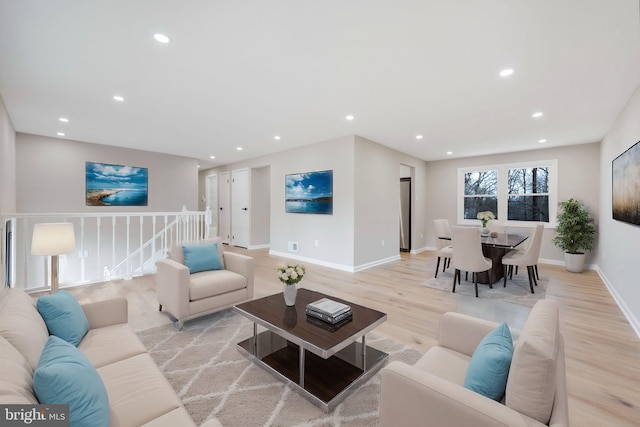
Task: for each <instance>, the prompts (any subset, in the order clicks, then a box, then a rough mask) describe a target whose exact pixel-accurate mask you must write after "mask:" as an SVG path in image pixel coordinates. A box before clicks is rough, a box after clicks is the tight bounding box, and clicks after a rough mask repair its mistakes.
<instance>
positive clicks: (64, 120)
mask: <svg viewBox="0 0 640 427" xmlns="http://www.w3.org/2000/svg"><path fill="white" fill-rule="evenodd" d="M58 120H59V121H61V122H62V123H69V119H67V118H66V117H60V118H59V119H58Z"/></svg>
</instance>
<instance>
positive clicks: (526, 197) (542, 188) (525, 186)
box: [507, 167, 549, 222]
mask: <svg viewBox="0 0 640 427" xmlns="http://www.w3.org/2000/svg"><path fill="white" fill-rule="evenodd" d="M507 185H508V193H509V196H508V199H507V219H508V220H510V221H536V222H540V221H542V222H549V168H548V167H531V168H518V169H509V171H508V177H507Z"/></svg>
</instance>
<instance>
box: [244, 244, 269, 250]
mask: <svg viewBox="0 0 640 427" xmlns="http://www.w3.org/2000/svg"><path fill="white" fill-rule="evenodd" d="M270 247H271V245H270V244H269V243H265V244H264V245H251V246H249V247H248V248H247V249H249V250H250V251H251V250H255V249H269V248H270Z"/></svg>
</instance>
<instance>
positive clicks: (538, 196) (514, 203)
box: [458, 160, 557, 226]
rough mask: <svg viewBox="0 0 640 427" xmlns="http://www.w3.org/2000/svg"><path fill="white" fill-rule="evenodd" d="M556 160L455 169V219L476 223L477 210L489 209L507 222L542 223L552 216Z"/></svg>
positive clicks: (554, 214) (511, 223) (500, 219)
mask: <svg viewBox="0 0 640 427" xmlns="http://www.w3.org/2000/svg"><path fill="white" fill-rule="evenodd" d="M556 170H557V161H556V160H545V161H538V162H530V163H521V164H511V165H509V164H508V165H497V166H486V167H475V168H463V169H459V170H458V179H459V186H458V222H459V223H461V224H477V221H478V220H477V215H478V212H482V211H491V212H493V213H494V215H495V216H496V220H498V221H500V222H502V223H508V224H510V225H516V226H517V225H524V224H526V223H527V222H546V223H549V222H550V220H554V219H555V216H556V205H557V200H556V199H557V196H556V190H555V189H556V179H557V172H556Z"/></svg>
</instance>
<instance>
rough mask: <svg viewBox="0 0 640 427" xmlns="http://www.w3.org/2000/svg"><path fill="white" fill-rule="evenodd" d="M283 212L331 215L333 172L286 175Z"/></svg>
mask: <svg viewBox="0 0 640 427" xmlns="http://www.w3.org/2000/svg"><path fill="white" fill-rule="evenodd" d="M285 211H286V212H288V213H305V214H325V215H333V171H332V170H326V171H317V172H306V173H296V174H290V175H287V176H286V177H285Z"/></svg>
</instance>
